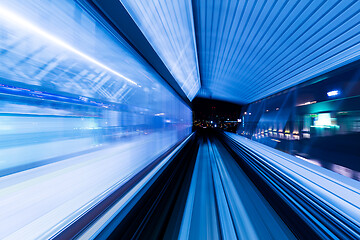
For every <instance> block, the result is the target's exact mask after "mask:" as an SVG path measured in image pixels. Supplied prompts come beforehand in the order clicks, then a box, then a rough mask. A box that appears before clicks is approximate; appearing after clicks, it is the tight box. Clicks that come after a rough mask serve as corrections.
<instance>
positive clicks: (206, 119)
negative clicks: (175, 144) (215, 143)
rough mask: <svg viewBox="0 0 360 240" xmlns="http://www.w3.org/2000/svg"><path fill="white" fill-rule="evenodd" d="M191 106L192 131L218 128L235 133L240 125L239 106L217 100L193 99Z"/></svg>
mask: <svg viewBox="0 0 360 240" xmlns="http://www.w3.org/2000/svg"><path fill="white" fill-rule="evenodd" d="M192 106H193V117H194V122H193V130H197V129H202V128H220V129H222V130H224V131H228V132H234V133H235V132H236V129H237V128H238V125H239V123H240V121H241V120H240V119H239V116H240V113H241V105H238V104H235V103H229V102H224V101H219V100H212V99H204V98H195V99H194V101H193V102H192Z"/></svg>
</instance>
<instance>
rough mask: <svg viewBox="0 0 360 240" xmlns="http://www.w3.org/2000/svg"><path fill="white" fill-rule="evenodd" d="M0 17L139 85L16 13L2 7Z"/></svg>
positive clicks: (0, 7)
mask: <svg viewBox="0 0 360 240" xmlns="http://www.w3.org/2000/svg"><path fill="white" fill-rule="evenodd" d="M0 17H1V18H3V19H4V20H7V21H9V22H12V23H15V24H16V25H17V26H19V27H22V28H24V29H27V30H28V31H30V32H32V33H36V34H38V35H39V36H41V37H43V38H45V39H47V40H49V41H51V42H53V43H55V44H57V45H58V46H60V47H63V48H65V49H67V50H68V51H70V52H72V53H75V54H76V55H78V56H80V57H82V58H84V59H86V60H88V61H89V62H91V63H93V64H95V65H97V66H99V67H101V68H103V69H105V70H107V71H109V72H111V73H112V74H114V75H116V76H118V77H121V78H122V79H124V80H125V81H127V82H129V83H131V84H134V85H136V86H138V87H140V85H139V84H137V83H136V82H134V81H133V80H131V79H129V78H127V77H125V76H124V75H122V74H121V73H118V72H117V71H115V70H113V69H111V68H109V67H108V66H106V65H104V64H103V63H101V62H99V61H97V60H96V59H94V58H92V57H90V56H89V55H87V54H85V53H83V52H81V51H79V50H77V49H76V48H74V47H73V46H71V45H69V44H68V43H66V42H64V41H62V40H61V39H59V38H57V37H55V36H54V35H51V34H50V33H48V32H46V31H44V30H43V29H41V28H39V27H38V26H36V25H34V24H33V23H31V22H29V21H28V20H26V19H25V18H22V17H21V16H19V15H17V14H16V13H14V12H12V11H10V10H8V9H6V8H4V7H3V6H0Z"/></svg>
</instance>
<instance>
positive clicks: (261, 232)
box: [82, 134, 295, 239]
mask: <svg viewBox="0 0 360 240" xmlns="http://www.w3.org/2000/svg"><path fill="white" fill-rule="evenodd" d="M104 232H105V233H100V234H99V235H97V236H96V238H97V239H103V238H110V239H295V236H294V234H293V233H292V231H291V230H290V229H289V227H288V226H287V225H286V224H285V223H284V221H283V220H282V218H281V217H279V215H278V214H277V213H276V212H275V211H274V209H273V208H272V207H271V206H270V204H269V203H268V202H267V200H266V199H265V198H264V197H263V196H262V195H261V193H260V192H259V191H258V190H257V188H256V187H255V185H254V184H253V183H252V182H251V180H250V179H249V178H248V177H247V175H246V174H245V173H244V172H243V170H242V169H241V168H240V166H239V164H238V163H237V162H236V160H235V159H234V158H233V157H232V156H231V154H230V153H229V152H228V151H227V150H226V148H225V146H224V145H223V144H222V143H221V142H220V141H219V140H217V139H216V138H215V137H213V136H208V135H201V134H197V137H196V139H195V140H194V141H192V142H191V143H189V144H187V146H186V147H185V148H184V149H183V150H182V151H181V153H180V154H179V155H178V156H177V158H176V159H174V160H173V161H172V162H171V164H170V165H169V166H168V167H167V169H165V171H164V172H163V173H162V175H161V176H160V177H159V178H158V179H157V180H156V181H155V182H154V184H152V186H151V187H150V188H149V189H148V191H147V192H146V193H145V194H144V195H143V196H142V199H141V200H140V201H138V202H137V203H136V204H135V206H134V207H133V208H132V209H131V210H130V212H129V213H128V214H127V215H126V216H125V217H124V218H123V219H122V221H120V222H119V223H118V225H117V227H116V228H115V229H114V230H113V231H112V232H111V234H107V233H106V231H104ZM82 238H83V239H84V237H82Z"/></svg>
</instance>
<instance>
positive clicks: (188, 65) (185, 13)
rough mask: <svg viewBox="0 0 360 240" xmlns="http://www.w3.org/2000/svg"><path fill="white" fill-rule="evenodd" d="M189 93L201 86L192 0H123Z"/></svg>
mask: <svg viewBox="0 0 360 240" xmlns="http://www.w3.org/2000/svg"><path fill="white" fill-rule="evenodd" d="M121 2H122V3H123V5H124V6H125V8H126V9H127V11H128V12H129V14H130V15H131V16H132V18H133V19H134V21H135V22H136V23H137V25H138V26H139V28H140V29H141V31H142V32H143V34H144V35H145V37H146V38H147V39H148V41H149V42H150V44H151V45H152V46H153V48H154V49H155V51H156V52H157V53H158V55H159V56H160V58H161V59H162V61H163V62H164V63H165V65H166V66H167V68H168V69H169V71H170V72H171V74H172V75H173V76H174V78H175V79H176V81H177V82H178V83H179V85H180V87H181V88H182V89H183V91H184V92H185V94H186V95H187V97H188V98H189V99H190V100H192V99H193V98H194V96H195V95H196V93H197V92H198V90H199V88H200V78H199V69H198V61H197V52H196V43H195V32H194V22H193V13H192V6H191V1H190V0H186V1H166V0H152V1H143V0H121Z"/></svg>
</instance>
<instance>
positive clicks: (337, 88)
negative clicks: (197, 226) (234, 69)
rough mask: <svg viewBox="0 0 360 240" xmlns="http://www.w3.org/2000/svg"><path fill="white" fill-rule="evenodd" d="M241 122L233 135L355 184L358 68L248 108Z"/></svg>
mask: <svg viewBox="0 0 360 240" xmlns="http://www.w3.org/2000/svg"><path fill="white" fill-rule="evenodd" d="M250 112H251V113H252V115H250V114H249V113H250ZM241 119H243V122H242V124H241V126H240V127H239V128H238V134H241V135H244V136H246V137H248V138H251V139H253V140H256V141H259V142H261V143H264V144H266V145H269V146H272V147H275V148H277V149H280V150H282V151H285V152H288V153H291V154H293V155H296V156H300V157H301V156H306V161H310V160H311V162H312V163H314V164H317V165H321V166H323V167H325V168H328V169H331V170H333V171H335V172H338V173H340V174H343V175H346V176H349V177H351V178H354V179H358V173H359V172H360V162H359V159H360V152H359V151H358V146H359V145H358V143H359V141H360V69H359V67H358V65H354V67H351V68H349V67H347V69H346V70H342V69H340V70H338V71H337V72H334V73H329V74H327V75H326V76H323V77H321V78H320V79H314V80H313V81H310V82H308V83H306V84H302V85H299V86H297V87H294V88H292V89H289V90H287V91H284V92H282V93H279V94H276V95H273V96H270V97H268V98H265V99H262V100H260V101H257V102H254V103H252V104H249V105H247V106H246V107H245V108H244V112H243V113H242V114H241ZM309 159H310V160H309ZM344 169H347V170H346V171H345V170H344ZM349 172H351V174H349Z"/></svg>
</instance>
